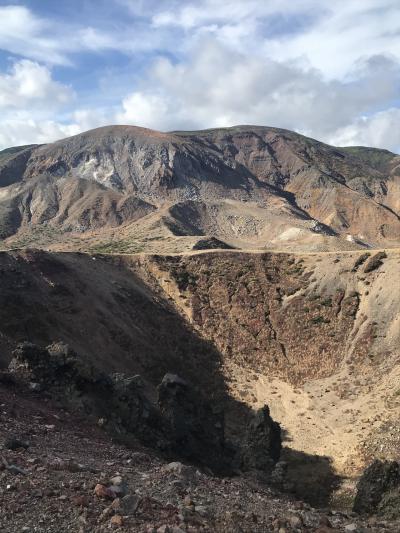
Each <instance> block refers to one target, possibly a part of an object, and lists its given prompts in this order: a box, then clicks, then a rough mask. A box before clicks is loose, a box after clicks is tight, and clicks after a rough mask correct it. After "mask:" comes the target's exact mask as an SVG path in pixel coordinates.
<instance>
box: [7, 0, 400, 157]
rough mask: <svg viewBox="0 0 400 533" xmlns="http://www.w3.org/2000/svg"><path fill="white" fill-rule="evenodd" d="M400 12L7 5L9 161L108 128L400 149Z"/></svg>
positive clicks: (253, 2)
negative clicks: (232, 129) (253, 128)
mask: <svg viewBox="0 0 400 533" xmlns="http://www.w3.org/2000/svg"><path fill="white" fill-rule="evenodd" d="M399 62H400V4H399V2H398V0H331V1H325V0H319V1H317V0H296V1H293V0H246V1H243V0H224V1H220V0H196V1H193V2H192V1H191V0H186V1H182V0H162V1H161V0H108V1H105V0H96V1H95V0H79V1H78V0H58V1H54V0H21V1H10V0H8V1H7V0H0V117H1V120H0V148H4V147H7V146H12V145H17V144H25V143H32V142H38V143H41V142H49V141H52V140H55V139H58V138H61V137H65V136H68V135H72V134H75V133H79V132H81V131H84V130H87V129H90V128H93V127H97V126H101V125H105V124H111V123H124V124H135V125H139V126H146V127H150V128H154V129H159V130H163V131H167V130H175V129H197V128H206V127H216V126H228V125H234V124H262V125H269V126H276V127H283V128H289V129H293V130H296V131H299V132H301V133H304V134H306V135H310V136H312V137H315V138H318V139H320V140H323V141H326V142H329V143H332V144H337V145H352V144H353V145H354V144H363V145H370V146H378V147H385V148H389V149H392V150H395V151H399V150H400V129H399V119H400V94H399V82H400V69H399V64H400V63H399Z"/></svg>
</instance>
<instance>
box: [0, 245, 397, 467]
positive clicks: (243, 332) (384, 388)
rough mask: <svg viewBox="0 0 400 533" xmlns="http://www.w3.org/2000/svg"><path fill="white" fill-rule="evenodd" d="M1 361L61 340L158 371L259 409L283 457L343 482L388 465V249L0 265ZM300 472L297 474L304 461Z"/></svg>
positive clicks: (155, 377)
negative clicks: (272, 422) (283, 445)
mask: <svg viewBox="0 0 400 533" xmlns="http://www.w3.org/2000/svg"><path fill="white" fill-rule="evenodd" d="M0 268H1V276H2V291H1V293H0V298H1V301H0V319H1V320H0V324H1V326H0V331H1V337H0V348H1V350H0V356H1V361H2V363H3V365H5V364H7V362H8V361H9V358H10V354H11V351H12V349H13V347H14V346H15V344H16V343H17V342H19V341H22V340H30V341H31V342H36V343H39V344H41V345H47V344H48V343H50V342H52V341H58V340H62V341H64V342H67V343H68V344H70V345H71V347H72V348H73V349H74V350H76V351H77V353H78V354H81V355H82V356H83V357H85V358H87V359H88V360H89V361H90V362H92V363H93V364H95V365H96V366H97V368H99V369H102V370H105V371H108V372H110V371H125V372H129V373H136V372H138V373H140V374H141V375H143V376H144V377H145V378H146V379H148V380H149V381H151V382H152V383H154V384H155V383H157V382H158V381H159V380H160V378H161V377H162V375H163V374H164V373H165V372H167V371H173V372H177V373H178V374H180V375H183V376H185V377H187V378H188V379H190V380H193V381H195V382H196V383H198V384H199V385H201V386H202V387H203V388H204V390H206V391H208V392H209V394H210V395H211V396H215V397H217V398H219V400H220V401H221V402H223V403H227V404H228V406H229V408H228V427H229V428H230V431H231V432H233V433H234V432H235V420H239V419H240V417H241V416H242V415H243V413H244V411H243V409H245V410H246V409H248V408H249V407H255V406H260V405H262V404H263V403H268V404H269V405H270V406H271V412H272V414H273V416H274V417H275V418H276V419H277V420H278V421H279V422H281V423H282V425H283V426H284V428H285V430H286V433H287V439H288V446H289V447H290V449H294V450H297V451H298V452H299V453H300V452H301V453H303V454H307V455H312V456H316V457H320V458H321V464H323V465H325V464H326V460H327V459H324V460H322V457H328V458H329V459H330V460H333V461H334V465H335V467H336V468H337V469H338V470H339V472H346V473H354V472H357V471H358V470H359V468H360V467H361V466H363V464H364V463H365V462H366V461H368V460H369V458H370V457H374V456H380V455H382V456H384V457H385V456H386V457H387V456H392V457H393V458H399V455H400V435H399V433H398V432H397V431H395V430H393V428H394V427H396V426H395V420H396V417H398V416H399V409H400V403H399V391H398V389H399V382H400V381H399V379H400V365H399V362H400V352H399V346H400V342H399V341H400V323H399V317H400V313H399V301H400V295H399V294H398V291H399V285H398V284H396V283H393V280H395V279H397V278H398V272H399V269H400V255H399V252H398V251H395V250H393V251H387V252H386V254H383V253H380V252H370V253H369V255H368V254H366V253H365V252H341V253H331V254H320V255H315V254H305V255H297V256H296V255H291V254H260V253H240V252H236V251H225V252H208V253H196V254H192V255H182V256H149V255H136V256H135V255H131V256H129V255H122V256H117V255H115V256H101V255H95V256H91V255H87V254H66V253H63V254H62V253H60V254H49V253H44V252H40V251H36V252H35V251H25V252H10V253H1V254H0ZM301 464H302V465H303V466H304V464H303V462H302V463H301Z"/></svg>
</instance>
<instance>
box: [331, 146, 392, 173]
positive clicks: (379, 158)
mask: <svg viewBox="0 0 400 533" xmlns="http://www.w3.org/2000/svg"><path fill="white" fill-rule="evenodd" d="M340 150H341V151H342V152H347V153H348V154H351V155H353V156H355V157H357V158H358V159H361V160H362V161H363V162H364V163H368V164H369V165H370V166H371V167H372V168H375V169H376V170H380V171H384V170H386V168H387V166H388V164H389V163H390V161H391V160H392V159H393V157H395V154H393V153H392V152H389V150H381V149H379V148H367V147H365V146H348V147H345V148H340Z"/></svg>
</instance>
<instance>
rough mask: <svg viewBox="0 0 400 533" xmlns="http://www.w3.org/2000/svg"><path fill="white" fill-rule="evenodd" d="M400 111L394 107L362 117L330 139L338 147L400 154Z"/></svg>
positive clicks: (339, 130)
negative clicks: (386, 149) (355, 147)
mask: <svg viewBox="0 0 400 533" xmlns="http://www.w3.org/2000/svg"><path fill="white" fill-rule="evenodd" d="M399 124H400V109H398V108H396V107H393V108H390V109H386V110H385V111H380V112H378V113H375V114H373V115H372V116H369V117H360V118H357V119H356V120H354V121H353V122H352V123H351V124H349V125H347V126H345V127H343V128H340V129H338V130H337V131H336V132H335V133H334V134H333V135H332V136H331V137H330V139H329V142H330V143H331V144H334V145H336V146H355V145H362V146H376V147H377V148H391V149H392V150H393V151H395V152H396V153H399V152H400V128H399Z"/></svg>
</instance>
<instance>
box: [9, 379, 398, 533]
mask: <svg viewBox="0 0 400 533" xmlns="http://www.w3.org/2000/svg"><path fill="white" fill-rule="evenodd" d="M0 402H1V426H0V440H1V442H2V444H3V449H2V451H1V458H2V465H1V466H0V470H1V471H0V496H1V497H0V531H2V532H4V533H16V532H25V533H30V532H32V533H33V532H35V533H47V532H49V533H50V532H51V533H55V532H57V533H63V532H80V533H84V532H85V533H86V532H87V533H89V532H91V533H92V532H93V533H95V532H102V531H110V529H111V530H115V531H127V532H128V531H132V532H136V531H137V532H159V533H161V532H162V533H167V532H168V531H169V532H173V533H181V532H184V531H186V532H189V531H190V532H197V531H204V532H206V531H207V532H214V531H218V532H236V531H237V532H257V531H260V532H261V531H279V532H280V533H285V532H287V533H289V532H303V531H304V532H305V531H309V532H315V533H317V532H319V533H334V532H335V531H353V532H357V531H359V532H361V531H368V532H369V531H371V532H374V531H391V532H393V531H399V529H400V523H398V522H397V523H393V522H385V521H376V519H370V520H369V521H364V520H360V518H359V517H358V516H357V515H355V514H353V513H350V514H346V513H340V512H335V511H321V510H316V509H313V508H311V507H310V506H309V505H307V504H305V503H302V502H301V501H296V500H294V499H291V498H290V497H289V496H285V495H282V494H281V493H279V492H278V491H276V490H274V489H272V488H269V487H268V486H266V485H265V483H264V482H263V481H262V480H260V479H257V476H256V475H255V474H254V473H252V472H249V473H247V474H242V475H237V476H234V477H216V476H214V475H213V474H212V473H211V471H210V470H208V469H204V468H196V467H194V466H190V465H184V464H182V463H181V462H178V461H174V462H167V461H166V460H163V459H162V458H160V457H159V456H157V455H156V454H155V453H154V452H152V451H151V450H149V449H148V448H143V447H142V446H140V445H139V444H138V443H135V444H134V445H132V442H131V443H130V447H126V446H124V445H123V444H118V443H116V442H115V441H114V440H113V439H112V438H111V437H110V436H109V435H108V434H107V433H105V432H104V431H103V430H102V429H100V428H98V427H96V426H93V425H90V424H88V423H87V420H86V419H85V417H83V416H74V415H71V414H69V413H68V412H67V411H65V410H62V409H58V408H56V407H55V406H54V405H53V402H52V401H50V400H48V399H46V398H40V397H38V394H37V393H32V392H31V393H26V394H24V395H21V393H20V391H19V392H18V394H16V391H15V390H14V389H13V388H10V387H5V386H4V385H2V386H1V387H0ZM18 441H19V442H18Z"/></svg>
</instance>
